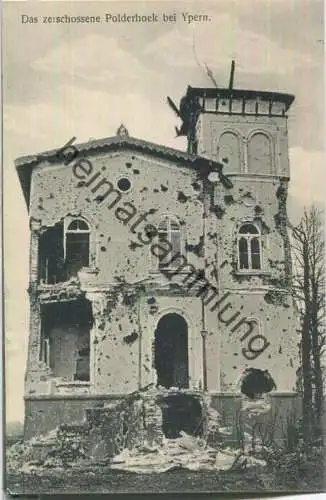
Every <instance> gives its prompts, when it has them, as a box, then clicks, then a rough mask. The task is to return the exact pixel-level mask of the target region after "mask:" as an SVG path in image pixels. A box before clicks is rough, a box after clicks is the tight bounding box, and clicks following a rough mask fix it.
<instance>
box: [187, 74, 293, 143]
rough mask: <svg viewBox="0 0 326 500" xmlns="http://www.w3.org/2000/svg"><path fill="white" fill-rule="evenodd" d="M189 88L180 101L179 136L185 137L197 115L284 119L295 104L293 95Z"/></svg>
mask: <svg viewBox="0 0 326 500" xmlns="http://www.w3.org/2000/svg"><path fill="white" fill-rule="evenodd" d="M232 84H233V81H232V82H230V85H229V87H228V88H217V87H215V88H212V87H191V86H188V89H187V93H186V95H185V96H184V97H182V99H181V101H180V117H181V119H182V121H183V124H182V127H181V131H182V133H181V134H180V135H188V133H189V128H191V127H190V124H193V123H194V120H195V121H196V118H195V117H197V116H198V115H199V114H200V113H213V114H223V115H225V114H227V115H251V116H283V117H285V116H286V112H287V111H288V109H289V108H290V106H291V104H292V102H293V101H294V95H292V94H284V93H280V92H269V91H262V90H243V89H235V88H233V87H232Z"/></svg>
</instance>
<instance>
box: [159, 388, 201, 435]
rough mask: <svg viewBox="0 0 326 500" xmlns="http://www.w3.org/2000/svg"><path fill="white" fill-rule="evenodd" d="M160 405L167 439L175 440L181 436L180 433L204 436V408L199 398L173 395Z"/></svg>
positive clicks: (188, 395) (187, 395)
mask: <svg viewBox="0 0 326 500" xmlns="http://www.w3.org/2000/svg"><path fill="white" fill-rule="evenodd" d="M159 404H160V406H161V409H162V417H163V425H162V429H163V433H164V435H165V437H166V438H168V439H175V438H177V437H179V436H180V431H184V432H186V433H187V434H190V435H191V436H201V435H202V434H203V416H202V407H201V404H200V402H199V401H198V399H197V398H195V397H194V396H192V395H190V394H171V395H169V396H167V397H165V398H164V399H163V400H162V401H161V402H160V403H159Z"/></svg>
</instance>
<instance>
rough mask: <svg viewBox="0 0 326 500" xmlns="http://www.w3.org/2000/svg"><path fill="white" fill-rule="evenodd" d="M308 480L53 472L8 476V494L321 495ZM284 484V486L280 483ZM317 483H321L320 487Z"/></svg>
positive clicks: (231, 474) (172, 473)
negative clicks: (40, 474)
mask: <svg viewBox="0 0 326 500" xmlns="http://www.w3.org/2000/svg"><path fill="white" fill-rule="evenodd" d="M310 479H311V481H305V480H303V479H302V480H301V481H300V482H298V480H297V478H294V477H293V478H292V480H291V477H287V481H286V482H284V481H282V482H281V481H280V478H279V477H277V475H276V474H275V473H274V474H273V473H269V472H264V473H262V472H261V471H260V472H259V474H258V473H257V472H255V471H254V470H251V471H239V472H220V471H219V472H216V471H207V472H203V471H201V472H189V471H183V470H175V471H169V472H165V473H160V474H156V473H152V474H136V473H132V472H118V471H112V470H110V469H108V468H105V467H101V468H99V469H95V468H92V470H88V471H73V470H69V471H68V470H66V471H64V472H55V471H54V470H51V471H48V472H46V473H43V474H42V476H37V475H35V474H28V475H27V474H13V473H10V474H8V476H7V482H6V488H5V489H6V491H7V492H8V493H9V494H23V495H24V494H25V495H26V494H29V495H32V494H41V493H42V494H58V493H59V494H65V493H77V494H81V493H145V492H146V493H159V492H160V493H190V492H191V493H204V492H207V493H209V492H210V493H211V492H226V491H229V492H230V491H232V492H233V493H236V492H239V493H240V492H241V493H243V492H246V493H247V492H261V491H265V492H275V491H276V492H291V493H295V492H308V491H309V492H320V491H322V488H323V486H322V478H319V481H318V478H316V477H315V478H310ZM281 483H283V484H281ZM319 483H320V484H319Z"/></svg>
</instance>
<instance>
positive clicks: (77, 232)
mask: <svg viewBox="0 0 326 500" xmlns="http://www.w3.org/2000/svg"><path fill="white" fill-rule="evenodd" d="M89 246H90V231H89V227H88V225H87V223H86V222H85V221H83V220H82V219H76V220H74V221H72V222H71V223H70V224H69V226H68V228H67V230H66V232H65V235H64V223H63V222H59V223H57V224H55V225H54V226H53V227H50V228H49V229H47V230H46V231H44V233H42V234H41V237H40V246H39V269H40V280H41V282H42V283H46V284H49V285H52V284H55V283H61V282H63V281H67V280H69V279H70V278H72V277H74V276H77V273H78V271H80V269H81V268H82V267H88V266H89Z"/></svg>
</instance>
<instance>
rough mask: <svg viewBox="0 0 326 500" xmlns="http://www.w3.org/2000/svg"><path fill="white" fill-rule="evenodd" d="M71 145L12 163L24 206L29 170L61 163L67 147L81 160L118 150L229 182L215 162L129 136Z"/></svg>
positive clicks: (219, 165)
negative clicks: (217, 175) (60, 155)
mask: <svg viewBox="0 0 326 500" xmlns="http://www.w3.org/2000/svg"><path fill="white" fill-rule="evenodd" d="M73 139H75V138H73ZM72 142H73V141H70V144H71V145H70V146H68V145H65V146H62V147H60V148H57V149H52V150H50V151H45V152H43V153H37V154H34V155H29V156H21V157H19V158H17V159H16V160H15V166H16V169H17V173H18V176H19V180H20V184H21V187H22V190H23V193H24V198H25V201H26V204H27V206H29V198H30V186H31V175H32V170H33V168H34V167H36V166H37V165H38V164H40V163H41V162H43V161H47V162H49V163H63V158H62V157H59V154H60V152H61V151H62V150H63V149H64V148H65V147H66V148H67V149H68V147H70V148H74V149H75V150H77V152H78V153H79V154H80V155H81V157H83V156H82V155H88V154H92V153H99V152H101V153H105V152H111V151H120V150H129V151H136V152H137V151H138V152H141V153H147V154H150V155H152V156H154V157H159V158H163V159H166V160H170V161H174V162H177V163H181V164H182V165H184V166H188V167H192V168H195V169H198V171H202V170H204V171H210V172H211V171H217V172H218V173H219V175H220V179H221V181H222V182H223V181H224V182H226V183H227V184H230V181H229V182H228V179H227V178H226V177H225V176H224V175H223V173H222V168H223V165H222V164H221V163H219V162H216V161H213V160H209V159H207V158H204V157H202V156H198V155H195V154H189V153H185V152H183V151H180V150H177V149H173V148H169V147H166V146H162V145H159V144H154V143H152V142H148V141H144V140H142V139H136V138H134V137H130V136H129V135H123V136H121V135H117V136H114V137H106V138H104V139H97V140H91V141H88V142H83V143H80V144H72ZM67 144H68V143H67ZM78 157H79V156H76V158H75V159H74V160H73V161H77V159H78ZM229 187H230V186H229Z"/></svg>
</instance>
